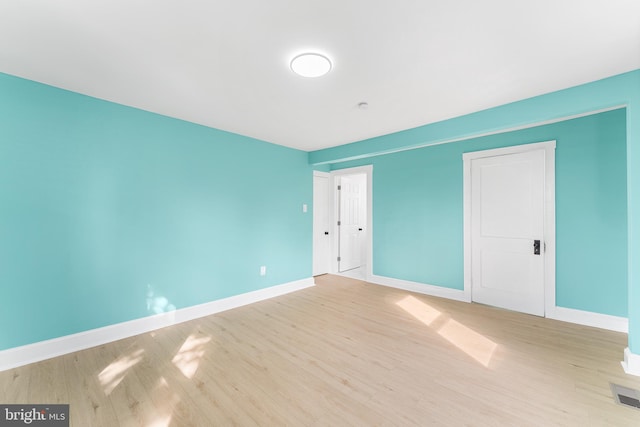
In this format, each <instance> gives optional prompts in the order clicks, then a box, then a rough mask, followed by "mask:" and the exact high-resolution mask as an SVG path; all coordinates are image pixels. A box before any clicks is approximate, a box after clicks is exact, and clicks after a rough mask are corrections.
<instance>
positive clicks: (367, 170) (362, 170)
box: [329, 165, 373, 280]
mask: <svg viewBox="0 0 640 427" xmlns="http://www.w3.org/2000/svg"><path fill="white" fill-rule="evenodd" d="M358 174H365V175H366V176H367V240H366V243H365V244H366V245H367V254H366V260H365V262H366V265H365V270H364V275H365V277H364V280H368V279H369V278H370V277H372V276H373V265H372V263H373V165H364V166H358V167H354V168H347V169H338V170H335V171H331V180H330V182H329V186H330V187H331V189H330V194H332V197H331V201H330V205H331V206H330V207H329V208H330V209H331V212H332V215H331V216H330V217H331V221H332V222H333V233H332V234H333V238H332V248H333V253H332V254H331V273H332V274H337V275H340V272H339V271H338V270H339V269H338V255H337V254H338V252H339V249H338V239H337V236H338V233H339V232H340V230H338V221H337V218H338V203H337V198H338V197H339V195H338V191H337V189H336V181H337V180H336V178H337V177H340V176H341V175H358Z"/></svg>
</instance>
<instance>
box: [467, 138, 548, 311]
mask: <svg viewBox="0 0 640 427" xmlns="http://www.w3.org/2000/svg"><path fill="white" fill-rule="evenodd" d="M555 148H556V141H545V142H537V143H532V144H522V145H514V146H510V147H504V148H496V149H492V150H483V151H474V152H470V153H463V154H462V160H463V193H464V194H463V198H464V202H463V203H464V225H463V229H464V293H465V295H467V296H468V298H469V300H470V301H471V300H473V294H472V289H473V288H472V283H471V244H472V242H471V160H474V159H481V158H485V157H494V156H504V155H507V154H515V153H524V152H527V151H533V150H544V151H545V212H544V243H545V251H544V257H545V258H544V308H545V313H546V312H553V310H555V308H556V215H555V212H556V196H555V188H556V186H555V182H556V167H555Z"/></svg>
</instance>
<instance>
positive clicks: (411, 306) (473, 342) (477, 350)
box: [396, 295, 498, 368]
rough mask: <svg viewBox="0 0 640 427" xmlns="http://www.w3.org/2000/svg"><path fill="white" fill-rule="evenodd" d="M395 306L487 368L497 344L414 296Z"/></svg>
mask: <svg viewBox="0 0 640 427" xmlns="http://www.w3.org/2000/svg"><path fill="white" fill-rule="evenodd" d="M396 305H397V306H398V307H400V308H402V309H403V310H404V311H406V312H407V313H409V314H410V315H412V316H413V317H415V318H416V319H418V320H419V321H421V322H422V323H424V324H425V325H426V326H429V327H431V328H432V329H433V330H434V331H436V332H437V333H438V335H440V336H441V337H443V338H444V339H446V340H447V341H449V342H450V343H451V344H453V345H455V346H456V347H457V348H458V349H460V350H462V351H463V352H464V353H466V354H467V355H469V356H471V357H472V358H473V359H475V360H476V361H477V362H478V363H480V364H482V365H483V366H485V367H487V368H488V367H489V363H490V362H491V358H492V357H493V354H494V353H495V351H496V349H497V348H498V344H496V343H495V342H493V341H491V340H490V339H488V338H487V337H485V336H483V335H482V334H479V333H477V332H476V331H474V330H472V329H470V328H468V327H467V326H465V325H463V324H462V323H460V322H457V321H456V320H454V319H452V318H450V317H449V316H448V315H446V314H443V313H442V312H440V311H438V310H436V309H435V308H433V307H431V306H430V305H429V304H427V303H425V302H423V301H420V300H419V299H417V298H416V297H414V296H411V295H408V296H406V297H404V298H403V299H401V300H400V301H398V302H396ZM436 320H437V321H438V322H437V323H436Z"/></svg>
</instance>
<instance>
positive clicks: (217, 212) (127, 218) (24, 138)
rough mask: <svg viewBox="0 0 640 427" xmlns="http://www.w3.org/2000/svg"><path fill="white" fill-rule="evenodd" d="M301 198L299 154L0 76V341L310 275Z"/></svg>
mask: <svg viewBox="0 0 640 427" xmlns="http://www.w3.org/2000/svg"><path fill="white" fill-rule="evenodd" d="M311 202H312V167H311V166H310V165H309V164H308V162H307V153H305V152H302V151H297V150H292V149H288V148H284V147H280V146H276V145H272V144H268V143H265V142H262V141H257V140H253V139H250V138H246V137H242V136H239V135H235V134H231V133H226V132H222V131H218V130H215V129H210V128H206V127H203V126H198V125H194V124H191V123H187V122H183V121H179V120H175V119H171V118H167V117H163V116H159V115H155V114H151V113H148V112H144V111H140V110H136V109H133V108H128V107H123V106H120V105H116V104H113V103H109V102H104V101H100V100H97V99H94V98H90V97H86V96H82V95H78V94H74V93H71V92H67V91H63V90H60V89H55V88H52V87H49V86H45V85H41V84H38V83H34V82H30V81H27V80H22V79H18V78H15V77H11V76H8V75H4V74H0V241H1V244H0V282H1V285H0V304H1V307H2V308H1V309H0V325H2V328H0V350H2V349H7V348H11V347H16V346H20V345H24V344H29V343H33V342H37V341H41V340H46V339H49V338H54V337H59V336H63V335H68V334H72V333H76V332H80V331H85V330H89V329H93V328H97V327H101V326H106V325H110V324H114V323H118V322H123V321H127V320H131V319H136V318H141V317H144V316H148V315H150V314H154V313H155V312H161V311H166V310H170V309H172V308H173V307H176V308H183V307H188V306H192V305H195V304H200V303H205V302H208V301H212V300H216V299H220V298H224V297H228V296H231V295H236V294H240V293H244V292H248V291H252V290H257V289H261V288H265V287H268V286H272V285H277V284H282V283H286V282H290V281H294V280H298V279H303V278H307V277H310V276H311V259H312V254H311V250H312V249H311V248H312V244H311V228H312V216H311V214H310V213H309V214H305V213H302V204H303V203H307V204H309V205H310V204H311ZM310 211H311V210H310ZM261 265H266V266H267V275H266V276H264V277H261V276H260V275H259V268H260V266H261Z"/></svg>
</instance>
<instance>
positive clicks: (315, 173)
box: [312, 171, 332, 276]
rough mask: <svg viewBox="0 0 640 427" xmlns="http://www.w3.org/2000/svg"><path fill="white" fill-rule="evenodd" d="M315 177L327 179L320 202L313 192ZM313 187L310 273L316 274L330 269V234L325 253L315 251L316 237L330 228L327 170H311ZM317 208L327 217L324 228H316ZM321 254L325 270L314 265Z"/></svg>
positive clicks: (329, 186)
mask: <svg viewBox="0 0 640 427" xmlns="http://www.w3.org/2000/svg"><path fill="white" fill-rule="evenodd" d="M316 178H325V179H326V180H327V197H326V199H325V200H323V201H322V202H319V200H318V199H317V194H316V193H315V184H316V182H315V180H316ZM313 188H314V194H313V210H312V212H313V264H312V265H313V269H312V270H313V271H312V274H313V275H314V276H315V275H318V274H324V273H329V272H330V271H331V267H330V266H329V265H328V264H330V261H331V251H332V249H331V239H330V238H331V236H329V237H328V238H327V239H328V240H329V242H328V243H329V244H328V249H327V252H328V253H326V254H319V253H317V249H318V246H320V245H318V243H319V240H318V239H323V237H322V235H320V233H321V232H323V231H328V232H330V229H331V221H332V219H331V216H330V213H331V211H330V206H329V205H330V199H331V175H330V174H329V173H328V172H320V171H313ZM318 210H324V211H325V213H326V214H327V216H326V219H327V224H326V229H325V230H319V229H318V223H317V218H316V212H317V211H318ZM322 255H326V257H327V261H328V262H327V264H325V266H326V270H325V269H322V271H316V267H317V265H318V264H319V262H318V259H321V258H322Z"/></svg>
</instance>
